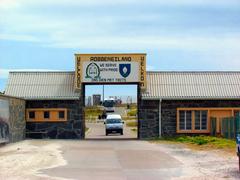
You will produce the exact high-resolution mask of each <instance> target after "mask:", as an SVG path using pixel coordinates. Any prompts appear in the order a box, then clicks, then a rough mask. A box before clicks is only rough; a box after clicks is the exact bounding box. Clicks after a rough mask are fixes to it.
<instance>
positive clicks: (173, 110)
mask: <svg viewBox="0 0 240 180" xmlns="http://www.w3.org/2000/svg"><path fill="white" fill-rule="evenodd" d="M161 106H162V112H161V113H162V115H161V125H162V135H163V136H173V135H176V126H177V122H176V121H177V120H176V118H177V108H194V107H199V108H200V107H201V108H204V107H213V108H214V107H216V108H218V107H240V100H239V101H238V100H181V101H180V100H178V101H176V100H175V101H174V100H168V101H162V105H161Z"/></svg>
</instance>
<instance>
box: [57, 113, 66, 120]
mask: <svg viewBox="0 0 240 180" xmlns="http://www.w3.org/2000/svg"><path fill="white" fill-rule="evenodd" d="M58 118H59V119H64V118H65V112H64V111H59V112H58Z"/></svg>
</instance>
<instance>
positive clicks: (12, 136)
mask: <svg viewBox="0 0 240 180" xmlns="http://www.w3.org/2000/svg"><path fill="white" fill-rule="evenodd" d="M0 100H2V101H5V102H7V105H8V110H7V111H8V112H2V113H5V114H8V117H7V118H6V119H5V121H7V122H6V125H7V128H8V142H17V141H21V140H24V139H25V129H26V122H25V101H24V100H23V99H19V98H15V97H10V96H4V95H0ZM5 110H6V109H5Z"/></svg>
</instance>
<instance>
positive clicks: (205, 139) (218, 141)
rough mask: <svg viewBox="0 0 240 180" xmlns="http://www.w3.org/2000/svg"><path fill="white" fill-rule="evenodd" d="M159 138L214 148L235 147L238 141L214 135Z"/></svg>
mask: <svg viewBox="0 0 240 180" xmlns="http://www.w3.org/2000/svg"><path fill="white" fill-rule="evenodd" d="M158 140H160V141H161V140H163V141H172V142H178V143H188V144H194V145H199V146H202V145H207V146H209V147H213V148H235V147H236V142H235V141H234V140H229V139H225V138H219V137H212V136H203V135H200V136H177V137H166V138H161V139H158Z"/></svg>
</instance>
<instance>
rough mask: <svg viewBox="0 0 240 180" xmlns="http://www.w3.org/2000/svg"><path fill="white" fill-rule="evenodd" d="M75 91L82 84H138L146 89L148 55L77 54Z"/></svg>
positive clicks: (142, 88)
mask: <svg viewBox="0 0 240 180" xmlns="http://www.w3.org/2000/svg"><path fill="white" fill-rule="evenodd" d="M75 58H76V71H75V89H76V90H80V89H81V85H82V83H92V84H94V83H95V84H105V83H106V84H111V83H113V84H114V83H115V84H118V83H120V84H121V83H123V84H124V83H138V84H139V86H140V88H141V90H145V89H146V85H147V82H146V81H147V79H146V54H141V53H138V54H75Z"/></svg>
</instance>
